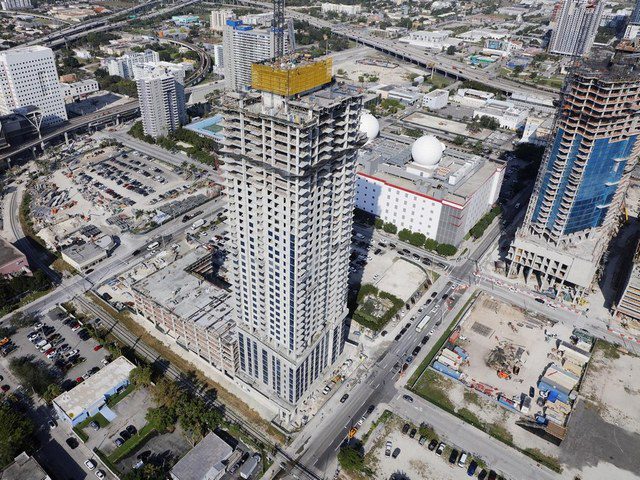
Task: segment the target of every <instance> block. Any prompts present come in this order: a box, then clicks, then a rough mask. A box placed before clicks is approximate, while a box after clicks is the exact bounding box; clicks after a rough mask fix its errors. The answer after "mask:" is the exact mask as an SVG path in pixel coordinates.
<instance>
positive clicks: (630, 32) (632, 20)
mask: <svg viewBox="0 0 640 480" xmlns="http://www.w3.org/2000/svg"><path fill="white" fill-rule="evenodd" d="M638 36H640V0H636V3H635V5H634V6H633V11H632V12H631V15H629V22H628V23H627V28H626V30H625V32H624V38H626V39H631V40H633V39H635V38H638Z"/></svg>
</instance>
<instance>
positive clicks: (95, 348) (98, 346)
mask: <svg viewBox="0 0 640 480" xmlns="http://www.w3.org/2000/svg"><path fill="white" fill-rule="evenodd" d="M101 348H102V345H96V346H95V347H93V351H94V352H97V351H98V350H100V349H101Z"/></svg>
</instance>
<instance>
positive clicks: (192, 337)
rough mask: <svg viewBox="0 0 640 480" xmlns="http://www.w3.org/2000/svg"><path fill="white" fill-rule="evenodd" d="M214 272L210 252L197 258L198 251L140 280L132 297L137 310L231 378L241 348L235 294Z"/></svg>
mask: <svg viewBox="0 0 640 480" xmlns="http://www.w3.org/2000/svg"><path fill="white" fill-rule="evenodd" d="M213 277H214V263H213V258H212V255H211V254H209V255H207V256H205V257H203V258H198V253H197V251H194V252H190V253H188V254H187V255H185V256H184V257H181V258H179V259H176V261H174V262H173V263H170V264H169V265H167V266H166V267H165V268H163V269H161V270H158V271H157V272H155V273H152V274H151V275H149V276H147V277H146V278H144V279H142V280H140V281H138V282H136V283H135V284H134V285H133V287H132V290H133V297H134V301H135V306H136V311H137V313H138V314H139V315H141V316H142V317H144V318H145V319H146V320H148V321H150V322H152V323H153V324H154V326H155V327H156V328H157V329H159V330H160V331H162V332H164V333H165V334H166V335H168V336H169V337H171V338H173V339H174V340H175V342H176V343H177V344H179V345H180V346H182V347H183V348H185V349H187V350H190V351H192V352H193V353H195V354H196V355H198V356H199V357H201V358H202V359H203V360H205V361H206V362H207V363H209V364H211V365H212V366H213V367H215V368H216V369H218V370H219V371H220V372H222V373H224V374H226V375H227V376H229V377H231V378H233V376H234V374H235V371H236V368H237V364H238V352H237V343H236V340H235V323H234V321H233V319H232V314H231V311H232V309H231V302H232V298H231V294H230V293H229V292H228V291H227V289H226V288H224V286H223V285H222V283H221V282H220V281H219V280H218V279H216V278H213ZM206 278H211V280H212V281H215V282H216V284H214V283H212V281H209V280H207V279H206Z"/></svg>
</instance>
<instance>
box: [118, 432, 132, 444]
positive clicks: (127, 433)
mask: <svg viewBox="0 0 640 480" xmlns="http://www.w3.org/2000/svg"><path fill="white" fill-rule="evenodd" d="M120 436H121V437H122V439H123V440H124V441H125V442H126V441H127V440H129V439H130V438H131V435H129V432H127V431H126V430H122V431H121V432H120Z"/></svg>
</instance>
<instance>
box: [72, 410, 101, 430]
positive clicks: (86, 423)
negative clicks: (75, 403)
mask: <svg viewBox="0 0 640 480" xmlns="http://www.w3.org/2000/svg"><path fill="white" fill-rule="evenodd" d="M91 422H96V423H97V424H98V425H100V428H104V427H106V426H107V425H109V420H107V419H106V418H104V416H103V415H102V414H101V413H100V412H98V413H96V414H95V415H94V416H93V417H89V418H85V419H84V420H83V421H82V422H80V423H79V424H78V425H76V426H75V427H74V428H79V429H85V428H86V427H88V426H89V424H90V423H91Z"/></svg>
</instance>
